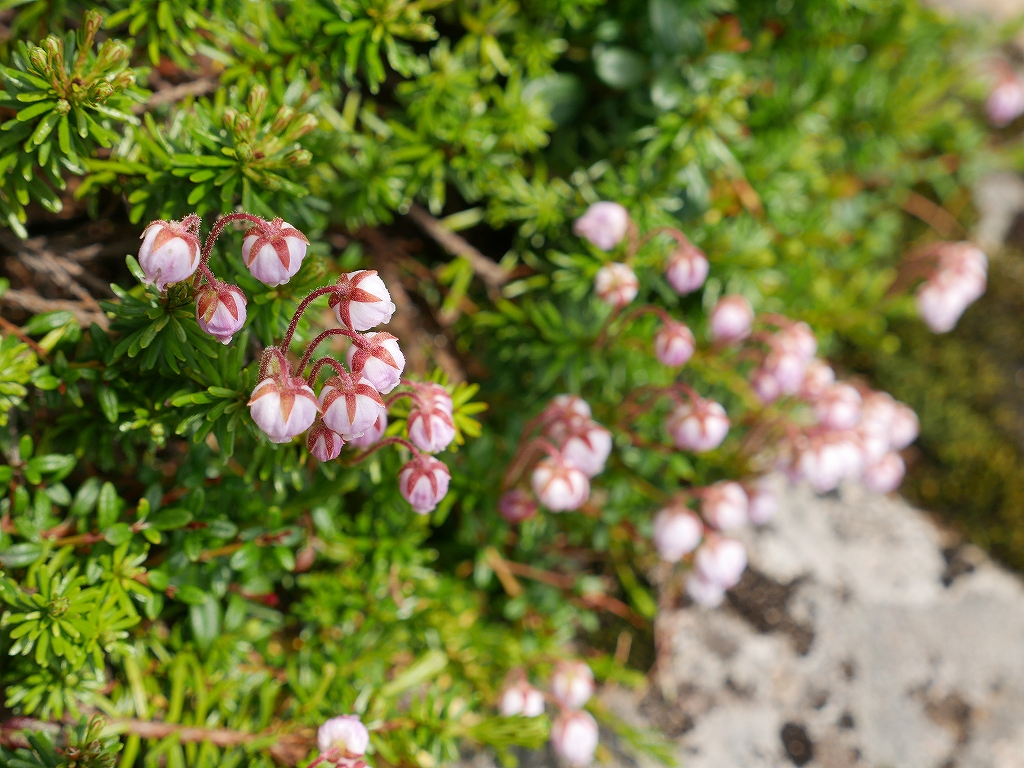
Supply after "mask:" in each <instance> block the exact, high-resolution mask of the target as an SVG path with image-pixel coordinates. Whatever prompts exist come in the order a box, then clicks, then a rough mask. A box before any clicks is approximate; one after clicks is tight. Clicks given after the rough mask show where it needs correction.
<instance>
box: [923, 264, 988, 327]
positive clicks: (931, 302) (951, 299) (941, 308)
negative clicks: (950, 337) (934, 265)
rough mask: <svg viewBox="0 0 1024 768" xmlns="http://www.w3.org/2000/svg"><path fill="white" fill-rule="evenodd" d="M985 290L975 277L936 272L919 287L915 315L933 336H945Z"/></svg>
mask: <svg viewBox="0 0 1024 768" xmlns="http://www.w3.org/2000/svg"><path fill="white" fill-rule="evenodd" d="M984 290H985V286H984V281H983V280H981V279H979V278H977V277H975V276H971V275H968V276H963V275H957V274H955V273H952V272H939V273H937V274H935V275H933V276H932V277H931V278H929V279H928V281H927V282H925V283H923V284H922V285H921V287H920V288H918V290H917V294H916V296H915V298H914V300H915V303H916V304H917V313H918V315H920V316H921V319H922V320H924V323H925V325H927V326H928V328H929V329H930V330H931V331H932V332H933V333H947V332H949V331H951V330H953V328H955V327H956V324H957V321H958V320H959V319H960V316H961V315H962V314H963V313H964V312H965V311H966V309H967V307H968V306H970V305H971V304H972V303H973V302H974V301H975V299H976V298H977V296H978V295H980V294H981V293H984Z"/></svg>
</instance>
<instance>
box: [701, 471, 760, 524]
mask: <svg viewBox="0 0 1024 768" xmlns="http://www.w3.org/2000/svg"><path fill="white" fill-rule="evenodd" d="M701 496H702V498H701V505H700V512H701V515H703V516H704V519H705V520H706V521H707V523H708V525H710V526H711V527H712V528H716V529H718V530H719V531H728V530H732V529H733V528H740V527H742V526H744V525H746V523H747V520H748V518H747V511H748V508H749V505H750V502H749V501H748V499H747V493H746V491H744V490H743V486H742V485H740V484H739V483H736V482H732V481H723V482H720V483H715V484H713V485H709V486H708V487H707V488H705V489H704V490H703V491H702V492H701Z"/></svg>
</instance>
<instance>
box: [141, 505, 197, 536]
mask: <svg viewBox="0 0 1024 768" xmlns="http://www.w3.org/2000/svg"><path fill="white" fill-rule="evenodd" d="M191 521H192V513H191V512H189V511H188V510H187V509H181V508H180V507H172V508H171V509H164V510H161V511H160V512H157V513H156V514H155V515H153V517H151V518H149V524H150V525H151V526H153V527H154V528H156V529H157V530H158V531H172V530H174V529H175V528H182V527H184V526H186V525H188V524H189V523H190V522H191Z"/></svg>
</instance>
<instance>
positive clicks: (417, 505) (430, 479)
mask: <svg viewBox="0 0 1024 768" xmlns="http://www.w3.org/2000/svg"><path fill="white" fill-rule="evenodd" d="M451 477H452V476H451V472H449V471H448V467H446V466H445V465H444V463H443V462H441V461H438V460H437V459H435V458H434V457H433V456H428V455H426V454H423V453H421V454H418V455H416V456H413V458H412V459H411V460H410V461H408V462H407V463H406V464H405V466H403V467H402V469H401V471H400V472H399V473H398V490H399V491H401V493H402V497H403V498H404V499H405V500H406V501H408V502H409V506H411V507H412V508H413V511H414V512H417V513H419V514H421V515H425V514H427V513H428V512H432V511H433V510H434V508H435V507H436V506H437V505H438V503H439V502H440V501H441V499H443V498H444V497H445V495H446V494H447V493H448V482H449V481H450V480H451Z"/></svg>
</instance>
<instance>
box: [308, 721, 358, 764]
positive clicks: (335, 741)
mask: <svg viewBox="0 0 1024 768" xmlns="http://www.w3.org/2000/svg"><path fill="white" fill-rule="evenodd" d="M316 745H317V748H318V749H319V750H320V752H321V753H322V754H324V755H327V756H328V757H329V759H330V760H331V761H332V762H334V763H335V764H336V765H340V766H355V765H356V763H357V762H358V761H359V759H360V758H361V757H362V756H363V755H365V754H366V749H367V747H369V746H370V733H369V731H367V730H366V726H365V725H363V723H362V721H361V720H360V719H359V718H358V717H356V716H355V715H340V716H338V717H332V718H331V719H330V720H328V721H327V722H325V723H324V724H323V725H321V726H320V728H319V729H318V730H317V732H316Z"/></svg>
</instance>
